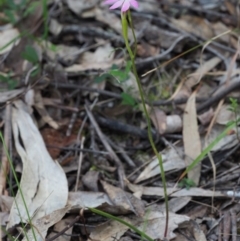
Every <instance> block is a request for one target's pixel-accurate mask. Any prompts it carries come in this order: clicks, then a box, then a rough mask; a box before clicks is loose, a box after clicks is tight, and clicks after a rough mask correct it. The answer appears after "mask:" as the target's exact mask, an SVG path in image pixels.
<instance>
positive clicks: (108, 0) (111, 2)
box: [104, 0, 118, 4]
mask: <svg viewBox="0 0 240 241" xmlns="http://www.w3.org/2000/svg"><path fill="white" fill-rule="evenodd" d="M117 1H118V0H105V1H104V4H113V3H115V2H117Z"/></svg>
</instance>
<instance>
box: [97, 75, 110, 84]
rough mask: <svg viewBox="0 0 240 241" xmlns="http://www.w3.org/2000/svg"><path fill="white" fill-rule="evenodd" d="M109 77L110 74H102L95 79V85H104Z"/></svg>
mask: <svg viewBox="0 0 240 241" xmlns="http://www.w3.org/2000/svg"><path fill="white" fill-rule="evenodd" d="M108 77H109V74H108V73H105V74H102V75H100V76H98V77H96V78H95V79H94V82H95V83H98V84H99V83H102V82H103V81H104V80H106V79H107V78H108Z"/></svg>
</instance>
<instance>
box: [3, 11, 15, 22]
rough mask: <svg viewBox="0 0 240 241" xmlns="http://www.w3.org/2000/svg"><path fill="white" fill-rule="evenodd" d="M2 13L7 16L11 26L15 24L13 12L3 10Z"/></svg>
mask: <svg viewBox="0 0 240 241" xmlns="http://www.w3.org/2000/svg"><path fill="white" fill-rule="evenodd" d="M4 13H5V15H6V16H7V21H9V22H10V23H11V24H15V23H16V22H17V21H16V18H15V15H14V12H13V11H12V10H10V9H5V10H4Z"/></svg>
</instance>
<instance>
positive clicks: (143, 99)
mask: <svg viewBox="0 0 240 241" xmlns="http://www.w3.org/2000/svg"><path fill="white" fill-rule="evenodd" d="M127 24H128V23H127V19H126V15H125V14H124V13H123V14H122V27H123V37H124V41H125V45H126V48H127V51H128V53H129V56H130V59H131V62H132V70H133V74H134V75H135V77H136V81H137V86H138V90H139V94H140V97H141V102H142V105H143V112H144V114H145V117H146V120H147V127H148V128H147V129H148V139H149V142H150V144H151V146H152V149H153V151H154V153H155V155H156V157H157V158H158V162H159V166H160V170H161V177H162V182H163V189H164V199H165V208H166V224H165V231H164V237H167V231H168V220H169V212H168V209H169V208H168V195H167V185H166V178H165V172H164V168H163V161H162V156H161V154H160V153H159V152H158V151H157V148H156V146H155V143H154V140H153V136H152V129H151V120H150V117H149V114H148V111H147V107H146V102H145V98H144V93H143V88H142V85H141V81H140V79H139V76H138V73H137V68H136V64H135V55H134V54H133V52H132V50H131V48H130V46H129V42H128V34H127V33H128V25H127ZM132 30H133V29H132ZM133 31H134V30H133Z"/></svg>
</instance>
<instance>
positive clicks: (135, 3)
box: [130, 0, 139, 8]
mask: <svg viewBox="0 0 240 241" xmlns="http://www.w3.org/2000/svg"><path fill="white" fill-rule="evenodd" d="M130 4H131V5H132V6H133V7H134V8H138V7H139V5H138V2H137V1H136V0H130Z"/></svg>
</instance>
